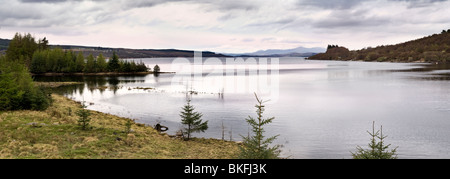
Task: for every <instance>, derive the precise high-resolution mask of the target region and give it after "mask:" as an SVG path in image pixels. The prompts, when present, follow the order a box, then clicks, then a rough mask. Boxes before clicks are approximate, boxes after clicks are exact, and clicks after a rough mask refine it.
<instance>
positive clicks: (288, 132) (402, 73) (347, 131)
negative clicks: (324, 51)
mask: <svg viewBox="0 0 450 179" xmlns="http://www.w3.org/2000/svg"><path fill="white" fill-rule="evenodd" d="M152 60H154V59H148V60H143V62H145V63H148V64H154V63H155V62H153V61H152ZM156 60H158V59H156ZM147 61H149V62H147ZM150 61H151V62H150ZM164 61H166V62H165V63H164ZM157 63H158V65H160V66H161V68H162V70H163V71H164V69H170V60H167V59H159V61H158V62H157ZM280 63H281V64H280V75H279V81H280V86H279V90H280V97H279V98H280V99H279V100H278V102H277V103H275V104H268V105H267V109H266V111H265V112H266V113H265V114H266V115H267V116H268V117H271V116H275V117H276V119H275V120H274V123H273V124H271V125H270V127H268V128H267V132H268V133H267V135H268V136H272V135H277V134H280V135H281V136H280V139H281V140H279V141H277V142H279V143H280V144H284V145H285V148H283V151H284V152H285V153H284V155H285V156H291V157H292V158H349V157H351V156H350V153H349V151H352V150H354V149H355V147H356V145H360V146H365V145H366V144H367V142H368V141H367V133H366V132H365V131H366V130H369V129H370V126H371V124H372V121H377V123H379V124H382V125H383V130H385V128H386V133H387V135H389V136H390V137H389V138H388V139H389V143H392V144H393V145H394V146H400V148H399V154H400V156H399V157H400V158H418V157H421V158H450V141H449V140H448V136H450V121H449V120H448V116H449V115H450V103H449V102H448V101H450V90H448V89H450V81H449V80H450V73H449V72H450V71H449V69H450V66H448V65H426V64H399V63H367V62H334V61H306V60H302V59H281V60H280ZM205 71H206V70H205ZM205 71H203V72H205ZM175 75H176V74H160V75H159V76H154V75H147V76H108V77H97V76H87V77H70V76H65V77H36V78H35V79H36V80H37V81H63V82H64V81H65V82H84V84H81V85H72V86H62V87H59V88H58V90H59V91H60V93H62V94H66V95H67V96H68V97H71V98H74V99H75V100H78V101H81V100H86V102H87V103H88V104H89V103H93V104H94V105H92V106H89V109H92V110H98V111H101V112H107V113H111V114H115V115H119V116H123V117H130V118H133V119H137V121H138V122H141V123H145V124H149V125H152V126H153V125H155V124H157V123H161V124H162V125H165V126H168V127H169V129H170V130H169V131H168V133H169V134H173V133H174V132H175V131H176V130H178V129H179V127H180V118H179V111H180V109H181V107H182V106H183V105H184V104H185V99H186V96H187V95H192V99H193V100H192V104H193V105H194V106H195V107H196V109H197V110H198V111H201V112H202V113H203V114H204V119H205V120H208V121H209V127H210V129H208V131H206V133H204V134H196V137H213V138H221V135H222V131H221V130H222V129H221V126H222V124H224V125H225V126H226V128H227V129H230V130H231V129H232V133H233V134H232V136H233V137H234V138H233V140H240V138H239V136H240V135H247V133H248V131H249V128H248V126H247V124H246V123H245V118H247V117H248V116H249V115H253V114H254V113H255V109H254V105H255V99H254V96H253V94H252V93H249V94H248V93H236V92H232V91H227V90H224V87H225V86H223V87H222V86H220V87H219V86H213V87H214V90H210V88H212V86H206V85H205V87H202V86H193V87H187V86H182V87H180V88H177V89H175V90H173V89H172V88H171V87H172V86H171V85H172V84H171V82H172V79H173V77H174V76H175ZM269 75H270V73H269ZM202 76H203V77H204V78H208V79H215V78H216V76H217V75H202ZM239 78H246V79H247V78H248V79H250V78H249V77H248V76H245V75H241V76H239ZM246 85H247V84H246ZM216 88H217V89H216ZM225 89H226V88H225ZM208 90H209V91H208ZM263 99H265V100H270V99H268V98H263ZM383 132H384V131H383ZM225 134H227V132H225ZM225 138H228V136H226V137H225ZM417 146H430V147H417ZM430 148H435V149H436V150H430Z"/></svg>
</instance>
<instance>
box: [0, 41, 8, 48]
mask: <svg viewBox="0 0 450 179" xmlns="http://www.w3.org/2000/svg"><path fill="white" fill-rule="evenodd" d="M9 41H10V40H8V39H0V50H6V49H8V45H9Z"/></svg>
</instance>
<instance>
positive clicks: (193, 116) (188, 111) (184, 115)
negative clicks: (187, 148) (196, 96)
mask: <svg viewBox="0 0 450 179" xmlns="http://www.w3.org/2000/svg"><path fill="white" fill-rule="evenodd" d="M182 109H183V111H181V114H180V117H181V124H183V125H185V126H187V127H185V128H184V130H183V133H184V134H186V135H185V136H187V138H186V140H189V139H190V138H191V134H192V133H193V132H205V131H206V130H207V129H208V121H206V122H203V121H202V119H201V118H202V116H203V114H202V113H199V112H195V111H194V110H195V108H194V106H192V105H191V100H188V101H187V104H186V105H185V106H184V107H183V108H182Z"/></svg>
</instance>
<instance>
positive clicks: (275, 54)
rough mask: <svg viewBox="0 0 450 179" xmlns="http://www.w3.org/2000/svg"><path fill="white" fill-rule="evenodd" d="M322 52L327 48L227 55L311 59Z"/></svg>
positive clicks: (261, 51)
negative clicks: (310, 57)
mask: <svg viewBox="0 0 450 179" xmlns="http://www.w3.org/2000/svg"><path fill="white" fill-rule="evenodd" d="M322 52H325V48H319V47H315V48H306V47H297V48H293V49H269V50H260V51H257V52H253V53H243V54H227V55H231V56H240V57H309V56H312V55H315V54H318V53H322Z"/></svg>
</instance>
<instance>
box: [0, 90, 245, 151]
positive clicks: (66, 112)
mask: <svg viewBox="0 0 450 179" xmlns="http://www.w3.org/2000/svg"><path fill="white" fill-rule="evenodd" d="M52 98H53V105H52V106H51V107H49V108H48V109H47V110H45V111H12V112H0V158H94V159H101V158H113V159H116V158H117V159H121V158H126V159H129V158H132V159H135V158H137V159H140V158H149V159H191V158H205V159H221V158H235V157H236V154H237V152H238V150H239V149H238V146H237V144H236V143H234V142H224V141H221V140H215V139H193V140H191V141H183V140H180V139H173V138H170V137H169V136H167V135H161V134H159V133H158V132H157V131H156V130H154V129H153V128H152V127H148V126H144V125H142V124H137V123H133V125H132V130H133V132H131V133H130V134H126V133H125V132H123V131H125V123H126V122H127V121H128V120H130V119H126V118H121V117H117V116H113V115H109V114H104V113H100V112H95V111H91V113H92V115H91V119H92V120H91V126H92V127H93V128H92V129H91V130H87V131H83V130H81V129H80V127H79V126H78V125H77V119H78V116H76V115H75V112H76V111H77V110H79V109H80V107H81V105H80V104H79V103H77V102H75V101H72V100H69V99H67V98H65V97H63V96H59V95H52Z"/></svg>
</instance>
